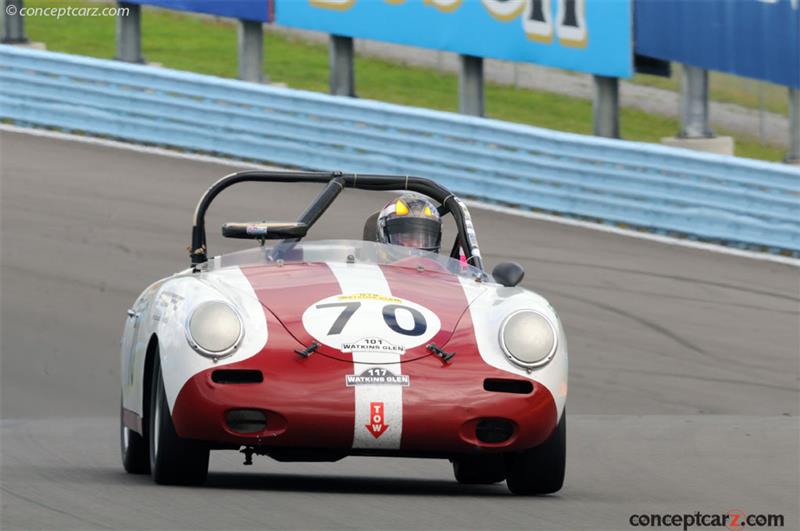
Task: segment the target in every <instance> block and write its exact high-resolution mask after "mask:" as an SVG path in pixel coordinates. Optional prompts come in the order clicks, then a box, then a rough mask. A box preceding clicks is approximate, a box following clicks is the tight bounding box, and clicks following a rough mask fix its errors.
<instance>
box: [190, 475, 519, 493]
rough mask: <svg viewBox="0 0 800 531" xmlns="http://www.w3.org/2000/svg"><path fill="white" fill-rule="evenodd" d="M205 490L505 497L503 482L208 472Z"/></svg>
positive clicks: (505, 490) (506, 490) (506, 491)
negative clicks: (477, 483) (464, 483)
mask: <svg viewBox="0 0 800 531" xmlns="http://www.w3.org/2000/svg"><path fill="white" fill-rule="evenodd" d="M204 487H205V488H216V489H241V490H271V491H281V492H324V493H331V494H336V493H342V494H377V495H386V494H393V495H400V496H403V495H413V496H419V495H422V494H424V495H429V496H481V497H484V496H509V495H510V493H509V492H508V489H507V488H506V486H505V483H499V484H496V485H459V484H458V483H456V482H455V480H453V481H446V480H437V479H410V478H396V477H386V478H374V477H361V476H321V475H295V474H237V473H229V472H211V473H209V474H208V480H207V481H206V483H205V485H204Z"/></svg>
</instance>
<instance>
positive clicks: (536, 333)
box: [500, 310, 558, 369]
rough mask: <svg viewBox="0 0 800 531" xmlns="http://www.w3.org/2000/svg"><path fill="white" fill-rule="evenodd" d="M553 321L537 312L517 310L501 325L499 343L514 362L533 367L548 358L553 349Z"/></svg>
mask: <svg viewBox="0 0 800 531" xmlns="http://www.w3.org/2000/svg"><path fill="white" fill-rule="evenodd" d="M557 341H558V334H557V332H556V327H555V325H554V324H553V323H552V322H551V321H550V319H548V318H547V317H545V316H544V315H542V314H541V313H539V312H536V311H533V310H519V311H517V312H514V313H512V314H511V315H509V316H508V317H506V320H505V321H503V324H502V325H501V326H500V346H501V347H503V352H505V354H506V356H507V357H508V359H509V360H511V361H512V362H513V363H515V364H517V365H520V366H522V367H525V368H526V369H532V368H534V367H540V366H542V365H544V364H546V363H547V362H549V361H550V360H551V359H552V358H553V356H554V355H555V353H556V343H557Z"/></svg>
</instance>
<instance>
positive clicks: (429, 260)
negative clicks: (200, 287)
mask: <svg viewBox="0 0 800 531" xmlns="http://www.w3.org/2000/svg"><path fill="white" fill-rule="evenodd" d="M278 261H283V263H304V262H306V263H311V262H343V263H347V262H355V263H368V264H377V265H392V266H395V267H408V268H411V269H416V268H419V267H424V268H426V269H439V270H441V271H448V272H450V273H453V274H456V275H460V276H464V277H468V278H475V277H485V274H484V273H483V272H482V271H481V270H480V269H478V268H476V267H473V266H471V265H468V264H467V263H466V262H465V261H462V260H455V259H452V258H450V257H448V256H444V255H440V254H436V253H432V252H429V251H423V250H420V249H416V248H413V247H403V246H399V245H389V244H383V243H376V242H368V241H362V240H320V241H301V242H298V243H293V244H292V243H288V242H279V243H276V244H275V245H265V246H263V247H256V248H253V249H246V250H243V251H236V252H233V253H229V254H225V255H222V256H217V257H215V258H214V259H212V260H211V261H210V262H209V265H208V267H209V268H210V269H213V268H217V267H230V266H248V265H258V264H277V263H278Z"/></svg>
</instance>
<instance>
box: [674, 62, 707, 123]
mask: <svg viewBox="0 0 800 531" xmlns="http://www.w3.org/2000/svg"><path fill="white" fill-rule="evenodd" d="M680 114H681V130H680V133H679V134H678V136H679V137H680V138H711V137H713V136H714V133H713V132H712V131H711V127H710V126H709V124H708V70H705V69H703V68H699V67H696V66H689V65H683V78H682V79H681V97H680Z"/></svg>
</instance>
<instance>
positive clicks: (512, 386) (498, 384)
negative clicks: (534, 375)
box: [483, 378, 533, 395]
mask: <svg viewBox="0 0 800 531" xmlns="http://www.w3.org/2000/svg"><path fill="white" fill-rule="evenodd" d="M483 388H484V389H486V390H487V391H493V392H495V393H516V394H520V395H527V394H530V393H532V392H533V384H532V383H531V382H529V381H528V380H505V379H503V378H486V379H485V380H484V381H483Z"/></svg>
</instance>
